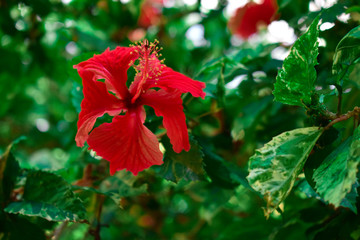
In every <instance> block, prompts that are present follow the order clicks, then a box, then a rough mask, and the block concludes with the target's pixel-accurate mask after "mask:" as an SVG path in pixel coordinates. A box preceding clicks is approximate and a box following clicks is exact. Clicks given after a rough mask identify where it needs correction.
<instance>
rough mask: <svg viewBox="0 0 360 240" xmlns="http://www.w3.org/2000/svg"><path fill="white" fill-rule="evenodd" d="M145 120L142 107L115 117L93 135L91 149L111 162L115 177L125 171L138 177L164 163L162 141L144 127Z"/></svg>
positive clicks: (89, 141)
mask: <svg viewBox="0 0 360 240" xmlns="http://www.w3.org/2000/svg"><path fill="white" fill-rule="evenodd" d="M144 121H145V111H144V109H143V107H141V108H139V109H138V110H136V111H129V112H127V113H126V114H125V115H120V116H116V117H114V118H113V121H112V123H104V124H102V125H100V126H99V127H97V128H95V129H94V130H93V131H92V132H91V133H90V136H89V139H88V143H89V146H90V149H93V150H94V151H95V152H96V153H97V155H99V156H101V157H103V158H104V159H106V160H108V161H109V162H110V174H111V175H113V174H114V173H115V172H116V171H118V170H122V169H127V170H128V171H130V172H132V173H133V174H134V175H137V174H138V172H140V171H142V170H144V169H146V168H148V167H150V166H152V165H161V164H162V163H163V161H162V153H161V151H160V149H159V142H158V140H157V138H156V136H155V135H154V134H153V133H152V132H151V131H150V130H149V129H147V128H146V127H145V126H144V125H143V123H144Z"/></svg>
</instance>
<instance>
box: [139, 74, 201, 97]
mask: <svg viewBox="0 0 360 240" xmlns="http://www.w3.org/2000/svg"><path fill="white" fill-rule="evenodd" d="M159 72H160V75H159V76H155V75H154V76H151V77H152V78H151V79H149V80H147V85H146V87H145V86H144V89H148V88H153V87H159V88H163V89H165V90H169V89H170V90H173V89H178V90H179V91H180V92H182V93H187V92H189V93H191V95H193V96H194V97H201V98H202V99H204V98H205V92H204V91H203V90H202V89H203V88H205V83H203V82H199V81H196V80H193V79H191V78H189V77H187V76H185V75H183V74H181V73H179V72H176V71H174V70H172V69H171V68H169V67H163V68H162V70H160V71H159Z"/></svg>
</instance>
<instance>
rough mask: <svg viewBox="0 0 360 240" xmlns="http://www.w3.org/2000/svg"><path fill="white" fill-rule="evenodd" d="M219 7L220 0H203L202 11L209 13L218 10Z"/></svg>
mask: <svg viewBox="0 0 360 240" xmlns="http://www.w3.org/2000/svg"><path fill="white" fill-rule="evenodd" d="M218 5H219V1H218V0H211V1H210V0H201V11H202V12H209V11H210V10H214V9H216V8H217V6H218Z"/></svg>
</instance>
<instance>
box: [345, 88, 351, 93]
mask: <svg viewBox="0 0 360 240" xmlns="http://www.w3.org/2000/svg"><path fill="white" fill-rule="evenodd" d="M351 90H352V89H351V88H347V89H345V90H344V93H349V92H351Z"/></svg>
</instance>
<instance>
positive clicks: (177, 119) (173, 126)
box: [140, 89, 190, 153]
mask: <svg viewBox="0 0 360 240" xmlns="http://www.w3.org/2000/svg"><path fill="white" fill-rule="evenodd" d="M140 102H141V104H145V105H148V106H150V107H152V108H154V110H155V114H156V115H157V116H162V117H163V124H164V127H165V128H166V130H167V135H168V136H169V138H170V142H171V144H172V145H173V149H174V151H175V152H177V153H180V152H181V151H182V150H183V149H184V150H185V151H189V149H190V144H189V135H188V132H187V127H186V121H185V114H184V112H183V106H182V100H181V92H180V91H178V90H175V91H172V92H166V91H165V90H162V89H161V90H159V91H155V90H148V91H147V92H146V93H144V94H142V95H141V97H140Z"/></svg>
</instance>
